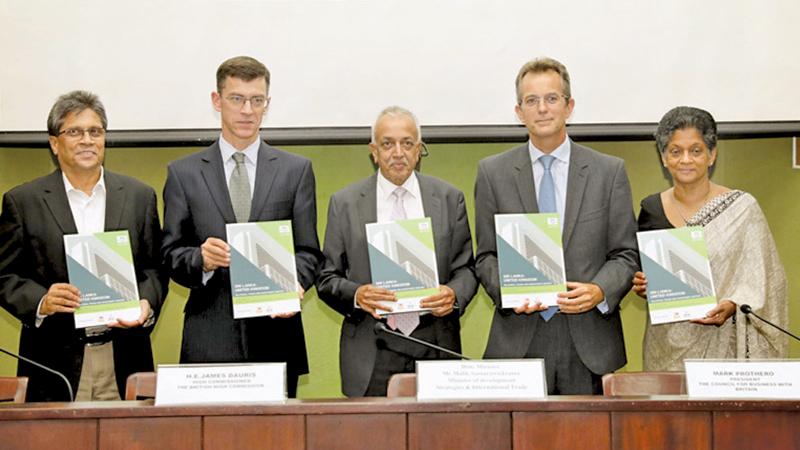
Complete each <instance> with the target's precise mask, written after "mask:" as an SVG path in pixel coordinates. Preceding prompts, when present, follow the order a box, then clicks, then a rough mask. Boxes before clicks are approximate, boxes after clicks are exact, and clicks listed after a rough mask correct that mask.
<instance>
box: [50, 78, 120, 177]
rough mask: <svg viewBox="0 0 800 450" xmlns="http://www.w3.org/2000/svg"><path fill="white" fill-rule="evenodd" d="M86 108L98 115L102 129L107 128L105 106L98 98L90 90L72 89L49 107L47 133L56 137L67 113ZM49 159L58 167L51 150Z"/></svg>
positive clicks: (76, 112) (77, 112) (77, 111)
mask: <svg viewBox="0 0 800 450" xmlns="http://www.w3.org/2000/svg"><path fill="white" fill-rule="evenodd" d="M86 109H91V110H92V111H94V112H95V114H97V115H98V116H99V117H100V123H102V124H103V129H104V130H106V129H108V119H107V118H106V108H105V107H104V106H103V103H102V102H101V101H100V99H99V98H98V97H97V96H96V95H95V94H92V93H91V92H87V91H72V92H68V93H66V94H64V95H62V96H61V97H58V99H57V100H56V102H55V104H53V107H52V108H50V114H49V115H48V116H47V134H49V135H50V136H55V137H57V136H58V135H59V132H61V127H62V126H63V125H64V121H65V120H67V116H68V115H70V114H71V113H75V114H79V113H81V112H83V111H84V110H86ZM50 159H52V160H53V164H55V165H56V167H59V164H58V157H57V156H56V155H54V154H53V152H52V151H51V152H50Z"/></svg>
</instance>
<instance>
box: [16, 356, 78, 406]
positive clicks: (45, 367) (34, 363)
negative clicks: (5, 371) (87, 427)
mask: <svg viewBox="0 0 800 450" xmlns="http://www.w3.org/2000/svg"><path fill="white" fill-rule="evenodd" d="M0 352H2V353H5V354H6V355H8V356H11V357H12V358H16V359H18V360H20V361H24V362H26V363H28V364H30V365H32V366H36V367H38V368H40V369H42V370H44V371H47V372H50V373H52V374H54V375H58V376H59V377H61V379H62V380H64V383H66V384H67V391H68V392H69V401H70V402H73V401H75V396H74V395H72V385H71V384H69V380H67V377H65V376H64V374H62V373H61V372H58V371H56V370H53V369H51V368H49V367H47V366H44V365H42V364H39V363H37V362H36V361H33V360H30V359H28V358H26V357H24V356H22V355H17V354H16V353H11V352H10V351H8V350H6V349H4V348H2V347H0Z"/></svg>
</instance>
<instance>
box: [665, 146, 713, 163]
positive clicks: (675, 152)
mask: <svg viewBox="0 0 800 450" xmlns="http://www.w3.org/2000/svg"><path fill="white" fill-rule="evenodd" d="M705 153H706V149H705V148H702V147H692V148H688V149H685V150H684V149H681V148H677V147H676V148H670V149H667V157H668V158H669V159H673V160H675V159H682V158H683V156H684V155H686V154H688V155H689V157H691V158H699V157H701V156H703V155H704V154H705Z"/></svg>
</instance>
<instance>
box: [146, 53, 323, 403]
mask: <svg viewBox="0 0 800 450" xmlns="http://www.w3.org/2000/svg"><path fill="white" fill-rule="evenodd" d="M269 79H270V74H269V71H268V70H267V68H266V67H265V66H264V65H263V64H262V63H261V62H259V61H257V60H255V59H253V58H250V57H247V56H239V57H234V58H231V59H229V60H227V61H225V62H223V63H222V65H220V66H219V68H218V69H217V90H216V91H215V92H212V93H211V102H212V104H213V106H214V109H216V110H217V111H218V112H219V113H220V117H221V120H222V132H221V135H220V137H219V139H218V140H217V141H216V142H214V144H212V145H211V146H210V147H208V148H206V149H205V150H202V151H200V152H198V153H195V154H193V155H190V156H188V157H186V158H183V159H181V160H178V161H175V162H173V163H171V164H170V165H169V168H168V170H167V182H166V185H165V186H164V245H163V247H162V252H161V253H162V257H163V259H164V263H165V265H166V266H167V268H168V270H169V273H170V276H171V277H172V279H173V280H174V281H175V282H177V283H178V284H180V285H182V286H185V287H187V288H189V289H190V290H191V292H190V293H189V299H188V301H187V302H186V307H185V308H184V325H183V342H182V345H181V356H180V361H181V362H182V363H223V362H286V363H287V387H288V391H289V395H290V396H294V395H295V393H296V389H297V378H298V376H299V375H301V374H304V373H307V372H308V362H307V358H306V348H305V338H304V336H303V325H302V321H301V318H300V314H279V315H274V316H271V317H256V318H249V319H234V318H233V304H232V299H231V288H230V273H229V271H228V267H229V265H230V257H231V255H230V247H229V245H228V244H227V243H226V242H225V236H226V233H225V224H228V223H237V222H261V221H272V220H287V219H288V220H291V221H292V232H293V236H294V246H295V255H296V263H297V277H298V281H299V284H300V286H298V287H297V291H298V294H297V295H298V296H299V297H300V298H301V299H302V298H303V294H304V293H305V290H306V289H308V288H309V287H311V285H312V284H313V283H314V278H315V276H316V271H317V268H318V266H319V264H320V263H321V261H322V254H321V252H320V250H319V240H318V238H317V206H316V198H315V195H316V194H315V181H314V172H313V170H312V168H311V162H310V161H309V160H307V159H305V158H302V157H300V156H296V155H293V154H290V153H286V152H284V151H281V150H278V149H277V148H274V147H272V146H270V145H267V144H266V143H265V142H263V141H262V139H261V136H260V134H259V129H260V127H261V121H262V119H263V118H264V115H265V114H266V112H267V107H268V106H269V101H270V98H269Z"/></svg>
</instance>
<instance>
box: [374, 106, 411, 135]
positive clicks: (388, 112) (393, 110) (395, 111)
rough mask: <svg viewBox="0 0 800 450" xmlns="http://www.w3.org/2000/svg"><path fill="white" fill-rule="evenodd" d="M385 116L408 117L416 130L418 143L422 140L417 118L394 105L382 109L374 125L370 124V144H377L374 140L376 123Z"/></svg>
mask: <svg viewBox="0 0 800 450" xmlns="http://www.w3.org/2000/svg"><path fill="white" fill-rule="evenodd" d="M385 116H393V117H408V118H409V119H411V121H412V122H414V127H415V128H416V129H417V141H418V142H419V141H421V140H422V128H421V127H420V126H419V120H417V116H415V115H414V113H412V112H411V111H409V110H407V109H406V108H403V107H402V106H396V105H395V106H389V107H386V108H384V109H383V111H381V112H380V113H379V114H378V118H377V119H375V123H373V124H372V139H371V141H370V142H372V143H373V144H377V142H375V138H376V137H377V136H375V129H376V128H377V126H378V122H380V121H381V119H383V118H384V117H385Z"/></svg>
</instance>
